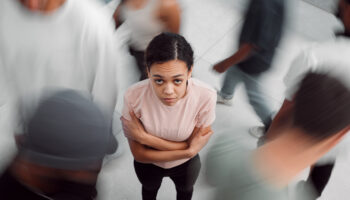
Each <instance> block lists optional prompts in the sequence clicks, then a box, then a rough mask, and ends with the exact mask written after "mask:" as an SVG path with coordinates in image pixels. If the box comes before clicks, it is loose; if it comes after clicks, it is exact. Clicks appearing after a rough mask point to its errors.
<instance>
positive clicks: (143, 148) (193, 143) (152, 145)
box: [121, 112, 213, 163]
mask: <svg viewBox="0 0 350 200" xmlns="http://www.w3.org/2000/svg"><path fill="white" fill-rule="evenodd" d="M130 116H131V120H126V119H124V118H121V120H122V123H123V129H124V132H126V133H127V135H128V136H129V137H130V138H128V141H129V146H130V149H131V152H132V154H133V156H134V158H135V160H137V161H139V162H143V163H153V162H165V161H173V160H178V159H184V158H192V157H194V156H195V155H197V153H198V152H199V151H200V150H201V149H202V148H203V147H204V146H205V145H206V143H207V142H208V140H209V138H210V136H211V135H212V133H213V132H212V130H211V128H210V126H209V127H206V128H198V127H196V128H194V130H193V132H192V135H191V137H190V138H189V139H188V140H187V141H183V142H174V141H169V140H164V139H162V138H158V137H155V136H153V135H151V134H148V133H147V132H146V131H145V130H144V127H143V126H142V124H141V122H140V121H139V119H138V118H137V117H136V116H135V114H134V113H132V112H131V113H130Z"/></svg>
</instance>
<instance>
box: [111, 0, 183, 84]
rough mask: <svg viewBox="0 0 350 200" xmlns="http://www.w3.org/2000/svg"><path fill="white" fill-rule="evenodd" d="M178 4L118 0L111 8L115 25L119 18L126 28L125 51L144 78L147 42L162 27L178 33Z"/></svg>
mask: <svg viewBox="0 0 350 200" xmlns="http://www.w3.org/2000/svg"><path fill="white" fill-rule="evenodd" d="M180 15H181V11H180V7H179V4H178V2H177V1H176V0H121V2H120V4H119V5H118V7H117V9H116V10H115V12H114V15H113V17H114V20H115V22H116V28H118V27H119V26H120V25H121V24H122V23H123V22H125V23H127V25H128V28H129V29H130V32H131V33H130V41H129V42H130V43H129V52H130V54H131V55H132V56H134V57H135V59H136V62H137V66H138V68H139V70H140V72H141V77H140V80H143V79H146V78H147V73H146V67H145V64H144V54H145V50H146V48H147V46H148V44H149V42H150V41H151V40H152V39H153V38H154V37H155V36H157V35H158V34H160V33H161V32H164V31H168V32H173V33H179V30H180V21H181V20H180Z"/></svg>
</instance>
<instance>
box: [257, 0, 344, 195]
mask: <svg viewBox="0 0 350 200" xmlns="http://www.w3.org/2000/svg"><path fill="white" fill-rule="evenodd" d="M338 16H339V18H340V20H341V21H342V23H343V24H344V28H345V29H344V33H343V34H340V35H339V37H337V38H336V39H335V40H334V41H329V42H325V43H323V44H318V45H314V46H312V47H309V48H308V49H305V50H304V51H303V52H301V53H300V54H299V55H298V56H297V57H296V58H295V59H294V61H293V62H292V65H291V67H290V69H289V71H288V73H287V74H286V76H285V78H284V82H285V85H286V88H287V89H286V97H285V100H284V103H283V105H282V106H281V108H280V110H279V112H278V113H277V115H276V117H275V118H274V120H273V121H272V124H271V127H270V129H269V131H268V133H267V134H266V135H267V138H265V139H264V140H265V141H266V142H268V141H270V140H273V139H274V137H276V135H278V134H279V129H280V128H281V127H282V128H283V127H288V125H289V124H291V123H292V122H291V121H292V119H291V116H292V115H293V114H292V113H293V112H294V105H295V99H294V98H293V97H294V95H295V91H296V90H297V89H298V87H299V84H300V80H301V79H302V78H303V77H304V76H305V74H307V73H308V72H309V71H315V70H319V71H323V72H324V73H338V74H341V75H342V76H344V80H346V79H349V77H350V70H349V69H350V59H349V57H348V55H349V54H350V40H349V33H350V1H349V0H341V1H340V3H339V15H338ZM338 76H339V75H338ZM348 86H349V87H350V84H348ZM330 112H331V111H330ZM349 151H350V148H349V140H348V139H347V140H344V141H342V142H341V143H340V144H339V145H337V147H336V148H334V149H333V150H332V151H331V152H330V153H328V154H327V155H326V156H324V157H323V158H322V159H321V160H319V161H318V162H317V163H316V166H314V167H313V168H312V169H311V172H310V176H309V178H308V182H309V183H311V184H312V185H314V186H315V189H316V190H317V194H318V196H321V194H322V192H323V190H324V188H325V186H326V184H327V183H328V181H329V178H330V176H331V174H332V170H333V167H334V163H335V160H336V157H337V156H339V155H340V154H343V153H345V152H349Z"/></svg>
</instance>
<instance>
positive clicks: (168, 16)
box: [160, 0, 181, 33]
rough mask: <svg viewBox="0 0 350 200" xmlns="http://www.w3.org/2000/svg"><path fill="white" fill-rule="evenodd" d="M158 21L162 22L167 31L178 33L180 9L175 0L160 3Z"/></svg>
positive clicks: (165, 0) (164, 0)
mask: <svg viewBox="0 0 350 200" xmlns="http://www.w3.org/2000/svg"><path fill="white" fill-rule="evenodd" d="M160 19H161V20H162V21H163V22H164V24H165V26H166V28H167V30H168V31H170V32H173V33H179V32H180V25H181V9H180V6H179V4H178V3H177V1H176V0H163V1H161V6H160Z"/></svg>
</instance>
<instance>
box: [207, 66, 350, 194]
mask: <svg viewBox="0 0 350 200" xmlns="http://www.w3.org/2000/svg"><path fill="white" fill-rule="evenodd" d="M332 67H333V68H334V67H336V66H335V65H333V66H332ZM345 69H346V70H349V68H345ZM293 101H294V105H293V111H294V112H292V113H290V115H289V117H290V118H291V119H292V120H291V124H290V125H289V126H288V128H284V129H280V130H279V134H278V136H276V137H275V138H274V139H273V140H271V141H269V142H268V143H266V144H264V145H263V146H261V147H259V148H258V149H257V150H255V151H250V150H248V149H246V148H244V147H242V146H241V145H240V144H239V143H237V140H236V139H234V138H233V136H232V135H233V134H232V133H231V134H228V135H226V136H223V137H221V138H220V139H219V140H218V141H217V142H216V143H215V144H214V146H213V147H212V149H211V150H210V151H209V153H208V163H207V174H208V178H209V180H210V181H211V182H212V183H213V184H215V185H217V193H216V197H215V199H218V200H219V199H240V200H255V199H261V200H264V199H266V200H275V199H276V200H284V199H288V198H287V196H286V193H285V192H284V190H285V189H284V188H285V186H286V185H287V184H288V183H289V182H290V181H291V180H292V179H293V178H295V177H296V176H297V175H298V174H299V173H300V172H302V170H304V169H305V168H307V167H309V166H310V165H312V164H313V163H315V162H316V161H317V160H319V159H320V158H321V157H322V156H323V155H325V154H326V153H327V152H328V151H329V150H330V149H332V148H333V147H334V146H335V145H337V144H338V143H339V142H340V141H341V140H342V139H343V137H344V136H345V135H346V133H347V132H348V131H349V130H350V84H349V79H348V76H347V77H346V76H343V75H341V74H340V75H339V74H338V73H328V74H327V73H324V72H318V71H314V72H308V73H307V74H306V75H305V76H304V77H303V78H302V79H301V82H300V83H299V87H298V89H297V90H296V92H295V95H294V96H293ZM298 188H299V190H298V192H297V197H296V199H297V200H304V199H305V200H306V199H307V200H311V199H315V198H316V197H315V193H314V192H315V191H314V190H313V188H312V186H310V185H308V184H304V186H303V187H298Z"/></svg>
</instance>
